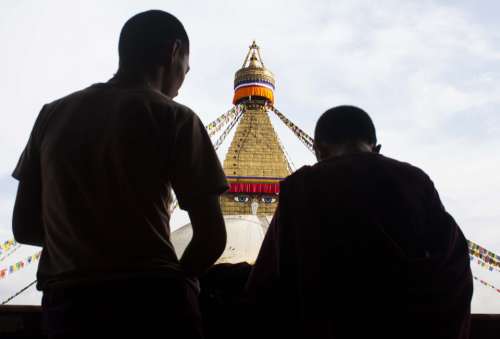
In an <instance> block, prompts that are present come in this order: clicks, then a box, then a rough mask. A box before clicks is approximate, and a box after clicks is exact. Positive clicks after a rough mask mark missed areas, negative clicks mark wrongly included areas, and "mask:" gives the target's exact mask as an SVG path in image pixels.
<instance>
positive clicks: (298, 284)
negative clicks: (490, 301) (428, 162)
mask: <svg viewBox="0 0 500 339" xmlns="http://www.w3.org/2000/svg"><path fill="white" fill-rule="evenodd" d="M314 142H315V145H314V148H315V151H316V155H317V158H318V163H317V164H315V165H314V166H305V167H303V168H301V169H299V170H298V171H297V172H295V173H294V174H292V175H291V176H289V177H288V178H287V179H286V180H284V182H282V184H281V192H280V202H279V206H278V208H277V211H276V213H275V215H274V219H273V222H272V223H271V226H270V228H269V230H268V232H267V235H266V237H265V240H264V242H263V244H262V248H261V250H260V253H259V256H258V259H257V261H256V264H255V266H254V269H253V271H252V273H251V276H250V279H249V282H248V285H247V288H248V292H249V293H250V296H251V297H252V298H254V300H255V301H256V303H257V306H258V309H259V318H258V319H260V320H259V321H260V322H264V321H267V324H266V325H267V326H268V328H270V329H271V332H272V333H270V336H271V335H275V336H276V335H281V336H282V337H283V338H285V337H297V338H426V339H428V338H440V339H444V338H450V339H452V338H453V339H457V338H468V331H469V322H470V302H471V297H472V276H471V271H470V264H469V257H468V249H467V243H466V240H465V238H464V236H463V234H462V232H461V231H460V229H459V227H458V226H457V224H456V223H455V221H454V220H453V218H452V217H451V216H450V215H449V214H448V213H447V212H446V211H445V209H444V207H443V205H442V204H441V201H440V199H439V195H438V193H437V191H436V189H435V188H434V185H433V183H432V181H431V179H430V178H429V177H428V176H427V175H426V174H425V173H424V172H423V171H422V170H420V169H418V168H416V167H414V166H411V165H409V164H407V163H402V162H399V161H397V160H394V159H390V158H387V157H384V156H382V155H380V154H379V150H380V146H377V139H376V134H375V127H374V125H373V123H372V121H371V119H370V117H369V116H368V114H366V113H365V112H364V111H363V110H361V109H359V108H356V107H352V106H339V107H335V108H332V109H330V110H328V111H327V112H325V113H324V114H323V115H322V116H321V117H320V119H319V121H318V123H317V125H316V129H315V141H314ZM266 319H267V320H266Z"/></svg>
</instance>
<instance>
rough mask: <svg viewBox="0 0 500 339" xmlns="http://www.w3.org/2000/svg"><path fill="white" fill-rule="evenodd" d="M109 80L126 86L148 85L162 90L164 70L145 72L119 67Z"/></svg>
mask: <svg viewBox="0 0 500 339" xmlns="http://www.w3.org/2000/svg"><path fill="white" fill-rule="evenodd" d="M109 82H110V83H114V84H119V85H123V86H126V87H147V88H150V89H153V90H155V91H158V92H161V90H162V86H163V77H162V70H161V69H158V70H157V71H151V72H145V71H131V70H122V69H118V72H116V74H115V75H114V76H113V77H112V78H111V79H110V80H109Z"/></svg>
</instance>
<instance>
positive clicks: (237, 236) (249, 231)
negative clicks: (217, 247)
mask: <svg viewBox="0 0 500 339" xmlns="http://www.w3.org/2000/svg"><path fill="white" fill-rule="evenodd" d="M271 219H272V216H257V215H226V216H224V221H225V223H226V232H227V243H226V248H225V250H224V253H223V254H222V255H221V257H220V258H219V260H217V264H221V263H231V264H235V263H239V262H244V261H246V262H248V263H249V264H253V263H254V262H255V260H256V259H257V255H258V254H259V250H260V246H261V244H262V241H263V240H264V236H265V235H266V231H267V228H268V227H269V223H270V222H271ZM192 235H193V229H192V227H191V224H187V225H184V226H182V227H181V228H179V229H177V230H175V231H174V232H172V234H171V241H172V244H173V245H174V248H175V252H176V253H177V256H178V257H179V258H180V257H181V256H182V254H183V253H184V250H185V249H186V247H187V245H188V244H189V242H190V241H191V237H192Z"/></svg>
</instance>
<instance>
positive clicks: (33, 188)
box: [12, 175, 44, 246]
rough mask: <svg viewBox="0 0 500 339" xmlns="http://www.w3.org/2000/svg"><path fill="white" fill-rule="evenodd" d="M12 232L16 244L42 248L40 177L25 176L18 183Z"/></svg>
mask: <svg viewBox="0 0 500 339" xmlns="http://www.w3.org/2000/svg"><path fill="white" fill-rule="evenodd" d="M12 232H13V233H14V238H15V239H16V241H17V242H19V243H22V244H27V245H33V246H43V243H44V232H43V224H42V217H41V185H40V177H39V176H36V175H33V176H26V177H23V178H22V180H20V181H19V186H18V189H17V196H16V202H15V205H14V212H13V216H12Z"/></svg>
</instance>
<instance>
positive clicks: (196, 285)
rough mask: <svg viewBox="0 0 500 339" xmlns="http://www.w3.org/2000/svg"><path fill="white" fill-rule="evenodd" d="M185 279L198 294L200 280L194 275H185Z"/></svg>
mask: <svg viewBox="0 0 500 339" xmlns="http://www.w3.org/2000/svg"><path fill="white" fill-rule="evenodd" d="M186 281H187V283H188V285H189V286H190V287H191V288H192V289H193V290H194V292H195V293H196V295H200V292H201V287H200V281H199V280H198V278H196V277H186Z"/></svg>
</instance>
